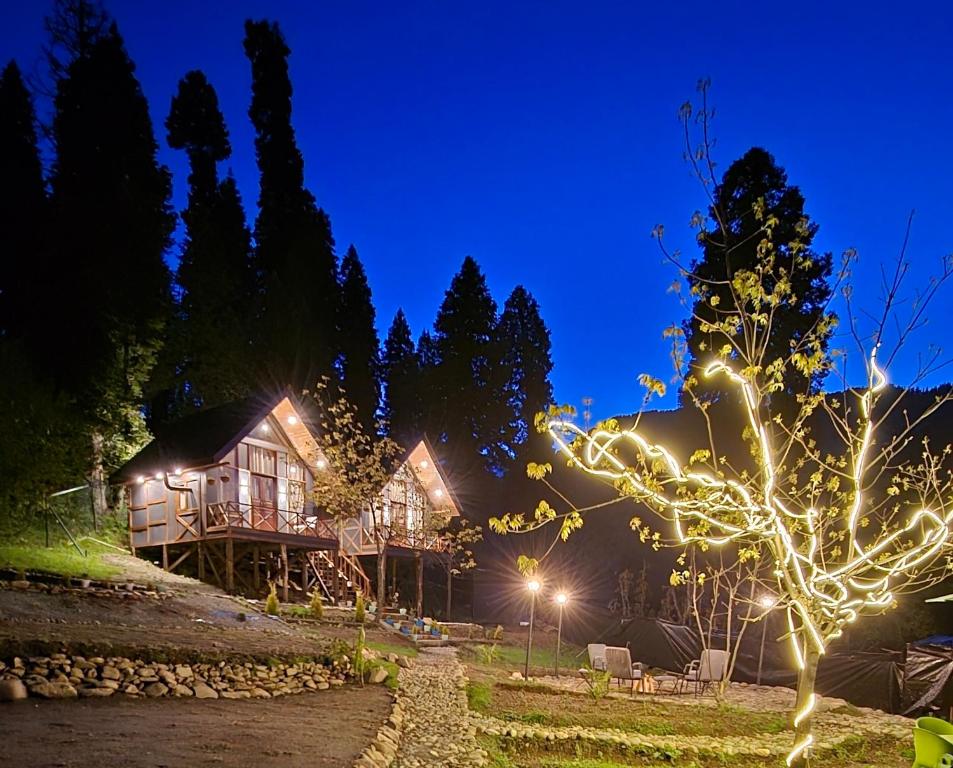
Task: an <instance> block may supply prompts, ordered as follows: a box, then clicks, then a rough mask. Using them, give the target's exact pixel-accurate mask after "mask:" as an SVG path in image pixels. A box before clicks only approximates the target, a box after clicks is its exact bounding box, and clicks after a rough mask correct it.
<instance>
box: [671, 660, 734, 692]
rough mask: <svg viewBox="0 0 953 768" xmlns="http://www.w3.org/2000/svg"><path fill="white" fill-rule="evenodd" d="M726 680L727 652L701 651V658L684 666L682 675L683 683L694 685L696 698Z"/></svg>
mask: <svg viewBox="0 0 953 768" xmlns="http://www.w3.org/2000/svg"><path fill="white" fill-rule="evenodd" d="M727 679H728V651H712V650H705V651H702V653H701V658H698V659H695V661H693V662H691V663H689V664H686V665H685V671H684V672H683V673H682V680H683V682H684V683H694V685H695V695H696V696H698V695H700V694H703V693H705V691H707V690H708V689H709V688H711V687H712V685H713V684H715V683H720V682H722V681H725V680H727Z"/></svg>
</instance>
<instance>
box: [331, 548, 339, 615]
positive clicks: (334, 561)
mask: <svg viewBox="0 0 953 768" xmlns="http://www.w3.org/2000/svg"><path fill="white" fill-rule="evenodd" d="M331 590H332V591H333V592H334V602H335V603H340V602H341V579H340V577H339V576H338V555H337V553H335V554H334V555H333V556H332V557H331Z"/></svg>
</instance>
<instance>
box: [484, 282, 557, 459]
mask: <svg viewBox="0 0 953 768" xmlns="http://www.w3.org/2000/svg"><path fill="white" fill-rule="evenodd" d="M496 338H497V344H498V345H499V348H500V355H501V357H500V360H501V364H500V366H499V370H500V372H501V374H502V375H503V376H504V377H505V379H504V382H503V392H504V395H503V396H504V399H505V402H506V404H507V406H508V407H509V409H510V414H509V417H510V419H511V420H510V423H509V431H508V435H507V438H508V441H509V446H508V449H509V452H510V453H511V454H513V455H515V454H516V452H517V451H518V449H519V447H520V446H522V445H524V444H525V443H526V441H527V440H528V439H529V437H530V435H531V434H532V433H533V420H534V418H535V416H536V414H537V413H539V412H540V411H542V410H543V409H544V408H545V407H546V406H547V405H549V404H550V403H551V402H552V400H553V387H552V384H551V383H550V381H549V374H550V372H551V371H552V369H553V360H552V357H551V355H550V350H551V343H550V340H549V329H548V328H547V327H546V324H545V323H544V322H543V318H542V317H541V316H540V313H539V304H538V303H537V301H536V299H535V298H533V295H532V294H531V293H529V291H527V290H526V289H525V288H524V287H523V286H522V285H518V286H516V288H514V289H513V292H512V293H511V294H510V296H509V298H507V300H506V303H505V304H504V305H503V312H502V313H501V315H500V322H499V324H498V326H497V330H496Z"/></svg>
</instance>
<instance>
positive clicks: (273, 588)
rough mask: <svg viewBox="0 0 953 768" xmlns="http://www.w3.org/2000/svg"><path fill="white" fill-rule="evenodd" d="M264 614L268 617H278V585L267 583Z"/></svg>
mask: <svg viewBox="0 0 953 768" xmlns="http://www.w3.org/2000/svg"><path fill="white" fill-rule="evenodd" d="M265 613H267V614H268V615H269V616H277V615H278V583H277V582H275V581H269V582H268V597H267V598H265Z"/></svg>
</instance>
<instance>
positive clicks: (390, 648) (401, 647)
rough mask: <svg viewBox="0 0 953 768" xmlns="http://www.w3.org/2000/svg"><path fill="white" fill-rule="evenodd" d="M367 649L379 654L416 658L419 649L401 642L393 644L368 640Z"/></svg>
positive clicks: (397, 641) (396, 641)
mask: <svg viewBox="0 0 953 768" xmlns="http://www.w3.org/2000/svg"><path fill="white" fill-rule="evenodd" d="M366 645H367V647H368V648H370V649H371V650H373V651H377V652H378V653H396V654H397V655H398V656H410V657H413V656H416V655H417V648H416V646H413V645H411V644H410V643H409V642H407V643H402V642H400V641H399V640H394V641H393V642H391V641H389V640H368V641H367V643H366Z"/></svg>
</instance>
